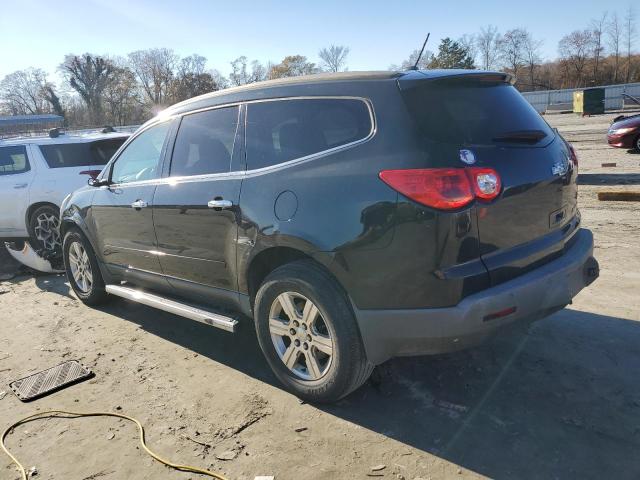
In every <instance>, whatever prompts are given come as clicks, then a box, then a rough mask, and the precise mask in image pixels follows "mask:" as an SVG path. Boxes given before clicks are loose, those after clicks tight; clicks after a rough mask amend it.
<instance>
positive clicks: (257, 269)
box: [247, 247, 320, 305]
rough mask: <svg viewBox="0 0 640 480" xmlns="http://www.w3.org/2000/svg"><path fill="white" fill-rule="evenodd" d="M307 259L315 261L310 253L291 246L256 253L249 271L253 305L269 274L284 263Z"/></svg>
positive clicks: (248, 281)
mask: <svg viewBox="0 0 640 480" xmlns="http://www.w3.org/2000/svg"><path fill="white" fill-rule="evenodd" d="M305 259H306V260H312V261H315V260H313V259H312V258H311V257H310V256H309V255H307V254H305V253H303V252H301V251H300V250H296V249H295V248H290V247H273V248H268V249H266V250H263V251H262V252H260V253H259V254H258V255H256V256H255V258H254V259H253V260H252V261H251V264H250V265H249V269H248V271H247V286H248V288H249V297H250V298H251V305H253V300H254V299H255V297H256V293H258V289H259V288H260V285H261V284H262V282H263V281H264V279H265V278H266V277H267V275H269V274H270V273H271V272H273V271H274V270H275V269H276V268H278V267H281V266H282V265H285V264H287V263H291V262H295V261H296V260H305ZM318 265H320V264H318Z"/></svg>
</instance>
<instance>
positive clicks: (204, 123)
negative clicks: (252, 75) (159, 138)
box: [171, 107, 238, 177]
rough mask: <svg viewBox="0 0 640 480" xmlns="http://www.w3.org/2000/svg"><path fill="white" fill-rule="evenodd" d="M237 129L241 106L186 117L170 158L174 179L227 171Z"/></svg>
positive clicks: (183, 119)
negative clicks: (239, 107)
mask: <svg viewBox="0 0 640 480" xmlns="http://www.w3.org/2000/svg"><path fill="white" fill-rule="evenodd" d="M237 127H238V107H229V108H219V109H215V110H208V111H206V112H200V113H192V114H190V115H185V116H184V117H183V118H182V122H180V129H179V130H178V135H177V136H176V143H175V146H174V147H173V156H172V159H171V176H172V177H176V176H183V175H204V174H207V173H222V172H228V171H229V166H230V164H231V156H232V155H233V140H234V138H235V136H236V129H237Z"/></svg>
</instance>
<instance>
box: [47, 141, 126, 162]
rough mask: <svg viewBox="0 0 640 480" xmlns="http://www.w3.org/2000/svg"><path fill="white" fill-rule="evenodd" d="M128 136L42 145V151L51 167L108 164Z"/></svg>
mask: <svg viewBox="0 0 640 480" xmlns="http://www.w3.org/2000/svg"><path fill="white" fill-rule="evenodd" d="M125 140H126V138H125V137H122V138H109V139H106V140H95V141H93V142H82V143H59V144H50V145H40V146H39V147H40V151H41V152H42V155H43V156H44V159H45V161H46V162H47V165H48V166H49V168H65V167H86V166H89V165H106V164H107V162H108V161H109V159H110V158H111V157H112V156H113V154H114V153H116V151H117V150H118V149H119V148H120V146H121V145H122V144H123V143H124V142H125Z"/></svg>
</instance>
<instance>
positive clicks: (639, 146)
mask: <svg viewBox="0 0 640 480" xmlns="http://www.w3.org/2000/svg"><path fill="white" fill-rule="evenodd" d="M634 146H635V148H636V152H639V153H640V135H638V138H636V141H635V144H634Z"/></svg>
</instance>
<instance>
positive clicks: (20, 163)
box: [0, 145, 31, 175]
mask: <svg viewBox="0 0 640 480" xmlns="http://www.w3.org/2000/svg"><path fill="white" fill-rule="evenodd" d="M29 170H31V166H30V165H29V160H28V159H27V149H26V148H25V147H24V146H22V145H16V146H15V147H0V175H15V174H18V173H25V172H28V171H29Z"/></svg>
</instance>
